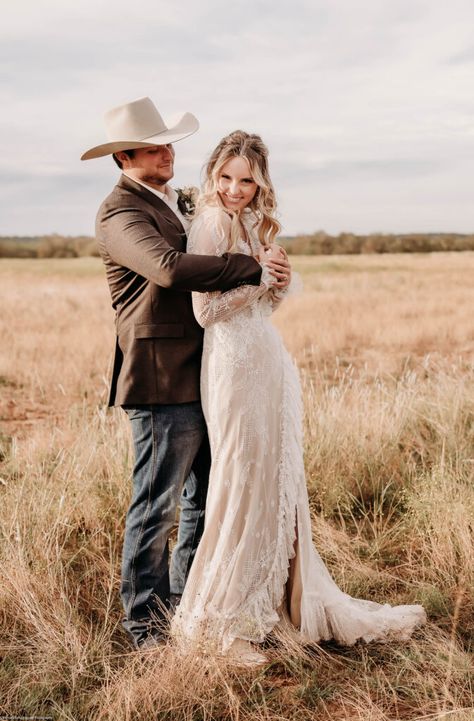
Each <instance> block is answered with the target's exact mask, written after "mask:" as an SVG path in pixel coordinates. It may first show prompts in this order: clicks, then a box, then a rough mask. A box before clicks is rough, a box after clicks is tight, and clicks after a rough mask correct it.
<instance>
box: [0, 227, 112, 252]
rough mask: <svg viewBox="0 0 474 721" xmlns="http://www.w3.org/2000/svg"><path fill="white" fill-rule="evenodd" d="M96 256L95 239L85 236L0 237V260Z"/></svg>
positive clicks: (55, 234) (54, 234)
mask: <svg viewBox="0 0 474 721" xmlns="http://www.w3.org/2000/svg"><path fill="white" fill-rule="evenodd" d="M91 255H92V256H94V255H95V256H98V255H99V250H98V248H97V243H96V240H95V238H91V237H90V236H87V235H79V236H68V235H58V234H57V233H53V234H52V235H40V236H34V237H19V236H11V237H7V236H0V258H81V257H83V256H91Z"/></svg>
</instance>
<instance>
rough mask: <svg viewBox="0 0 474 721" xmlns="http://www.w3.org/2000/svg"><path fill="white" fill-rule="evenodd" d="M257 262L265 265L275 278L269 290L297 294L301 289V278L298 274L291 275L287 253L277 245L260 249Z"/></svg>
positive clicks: (272, 244) (273, 244)
mask: <svg viewBox="0 0 474 721" xmlns="http://www.w3.org/2000/svg"><path fill="white" fill-rule="evenodd" d="M257 260H258V261H259V262H260V263H261V264H262V265H266V266H267V267H268V269H269V271H270V273H271V275H272V276H273V277H274V278H275V280H274V282H273V283H272V285H271V288H272V289H273V290H275V291H278V292H279V293H285V294H287V293H288V292H291V294H293V293H295V292H299V291H301V290H302V288H303V284H302V280H301V277H300V275H299V274H298V273H293V272H292V269H291V264H290V262H289V260H288V253H287V252H286V250H285V248H283V247H282V246H281V245H278V243H271V244H270V245H267V246H265V247H262V248H261V250H260V253H259V254H258V256H257Z"/></svg>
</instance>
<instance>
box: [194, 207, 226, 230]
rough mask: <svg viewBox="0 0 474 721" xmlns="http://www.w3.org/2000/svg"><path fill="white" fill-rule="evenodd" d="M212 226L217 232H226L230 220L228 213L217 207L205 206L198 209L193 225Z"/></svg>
mask: <svg viewBox="0 0 474 721" xmlns="http://www.w3.org/2000/svg"><path fill="white" fill-rule="evenodd" d="M195 223H199V224H200V225H206V226H208V227H210V226H212V227H214V228H216V229H218V230H221V231H224V232H228V231H229V229H230V225H231V219H230V216H229V214H228V213H226V212H225V210H224V209H223V208H220V207H219V206H218V205H205V206H204V207H203V208H200V209H199V210H198V212H197V213H196V215H195V216H194V218H193V225H194V224H195Z"/></svg>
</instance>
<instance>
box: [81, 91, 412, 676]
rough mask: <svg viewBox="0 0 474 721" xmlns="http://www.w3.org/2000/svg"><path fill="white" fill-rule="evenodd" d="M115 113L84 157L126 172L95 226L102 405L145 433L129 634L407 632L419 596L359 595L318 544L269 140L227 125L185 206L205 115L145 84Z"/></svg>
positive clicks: (133, 509)
mask: <svg viewBox="0 0 474 721" xmlns="http://www.w3.org/2000/svg"><path fill="white" fill-rule="evenodd" d="M105 123H106V127H107V131H108V136H109V142H107V143H105V144H102V145H99V146H96V147H94V148H92V149H91V150H89V151H87V152H86V153H85V154H84V155H83V156H82V159H83V160H87V159H92V158H97V157H102V156H104V155H112V156H113V159H114V161H115V162H116V163H117V165H119V167H120V169H121V171H122V175H121V178H120V180H119V182H118V183H117V185H116V186H115V188H114V189H113V191H112V193H111V194H110V195H109V196H108V197H107V198H106V199H105V201H104V202H103V203H102V205H101V207H100V209H99V212H98V215H97V227H96V234H97V240H98V243H99V249H100V253H101V256H102V259H103V261H104V264H105V268H106V273H107V279H108V282H109V287H110V293H111V296H112V305H113V307H114V309H115V312H116V329H117V342H116V351H115V359H114V367H113V373H112V384H111V392H110V399H109V404H110V405H118V406H121V407H122V408H123V409H124V410H125V411H126V413H127V414H128V416H129V419H130V422H131V427H132V435H133V442H134V449H135V465H134V471H133V492H132V499H131V503H130V507H129V510H128V513H127V518H126V524H125V539H124V548H123V557H122V582H121V596H122V602H123V606H124V611H125V618H124V626H125V628H126V629H127V631H128V632H129V634H130V635H131V638H132V640H133V642H134V644H135V646H136V647H137V648H143V649H146V648H151V647H153V646H156V645H160V644H161V643H164V642H165V640H166V637H167V636H168V635H170V634H171V636H173V637H174V638H175V639H176V640H177V641H178V642H179V643H180V644H186V645H189V644H193V643H194V642H199V643H200V644H201V648H202V644H203V642H204V643H208V644H209V648H211V647H212V648H213V649H215V650H217V651H218V652H219V653H224V654H228V655H230V656H231V657H233V658H235V660H236V662H239V663H240V662H241V663H245V664H253V663H255V664H258V663H264V662H265V660H266V659H265V656H264V655H263V654H262V653H261V651H260V650H259V648H258V644H260V643H261V642H262V641H263V640H264V639H265V637H266V636H267V635H268V634H269V633H270V632H271V631H272V630H274V629H275V628H276V627H282V626H283V627H285V629H286V630H290V631H291V633H292V635H293V636H294V637H295V638H296V639H299V640H300V641H301V642H302V643H307V642H313V643H316V642H318V641H320V640H323V639H324V640H327V639H331V638H333V639H335V640H336V641H337V642H339V643H341V644H348V645H350V644H353V643H355V641H357V640H358V639H362V640H365V641H370V640H388V639H390V638H408V637H409V636H410V634H411V633H412V632H413V630H414V628H415V627H416V626H418V625H420V624H422V623H423V622H424V620H425V613H424V610H423V609H422V607H421V606H409V605H405V606H395V607H392V606H389V605H388V604H383V605H381V604H378V603H375V602H372V601H365V600H361V599H355V598H351V597H350V596H348V595H347V594H345V593H344V592H343V591H341V590H340V589H339V588H338V587H337V585H336V584H335V582H334V580H333V579H332V577H331V576H330V574H329V572H328V570H327V569H326V567H325V565H324V563H323V561H322V560H321V558H320V556H319V554H318V553H317V551H316V550H315V548H314V546H313V544H312V539H311V519H310V512H309V505H308V496H307V490H306V483H305V475H304V466H303V446H302V404H301V391H300V386H299V379H298V374H297V371H296V369H295V366H294V363H293V361H292V360H291V358H290V356H289V355H288V353H287V351H286V349H285V347H284V345H283V343H282V340H281V337H280V336H279V334H278V332H277V331H276V329H275V328H274V326H273V325H272V323H271V314H272V312H273V311H274V310H275V308H277V307H278V305H279V304H280V303H281V302H282V301H283V300H284V298H285V295H286V293H287V289H288V286H289V283H290V278H291V268H290V264H289V262H288V259H287V257H286V254H285V252H284V250H283V249H282V248H281V247H280V246H278V244H277V243H276V242H275V239H276V237H277V235H278V233H279V230H280V226H279V223H278V221H277V220H276V218H275V210H276V200H275V193H274V189H273V185H272V182H271V179H270V175H269V169H268V152H267V148H266V147H265V145H264V143H263V142H262V140H261V138H260V137H259V136H258V135H252V134H248V133H245V132H243V131H240V130H238V131H234V132H232V133H230V134H229V135H228V136H226V137H225V138H223V139H222V140H221V141H220V142H219V144H218V145H217V147H216V148H215V150H214V151H213V152H212V154H211V156H210V159H209V161H208V163H207V165H206V171H205V180H204V187H203V190H202V193H201V195H200V196H199V199H198V201H197V205H196V208H195V209H194V212H193V214H192V219H191V221H190V219H189V215H188V213H187V211H188V210H189V204H188V203H187V200H186V198H183V196H182V195H179V194H178V193H177V192H176V191H175V190H173V189H172V188H171V187H170V185H169V184H168V183H169V181H170V180H171V179H172V177H173V166H174V157H175V151H174V147H173V144H174V143H176V142H177V141H179V140H182V139H184V138H186V137H188V136H189V135H191V134H192V133H194V132H195V131H196V130H197V129H198V127H199V125H198V121H197V120H196V118H195V117H194V116H193V115H191V114H190V113H185V114H184V115H183V117H182V118H181V119H180V120H179V122H178V123H176V124H175V125H174V126H172V127H167V126H166V125H165V123H164V121H163V119H162V118H161V116H160V114H159V112H158V110H157V109H156V107H155V106H154V104H153V103H152V101H151V100H150V99H149V98H141V99H139V100H136V101H134V102H131V103H127V104H126V105H122V106H120V107H117V108H114V109H113V110H111V111H109V112H108V113H107V114H106V116H105ZM178 506H179V507H180V520H179V527H178V537H177V542H176V544H175V546H174V549H173V552H172V554H171V559H170V558H169V551H168V543H169V536H170V533H171V530H172V528H173V526H174V523H175V517H176V511H177V508H178ZM170 617H171V624H170V626H168V624H169V619H170Z"/></svg>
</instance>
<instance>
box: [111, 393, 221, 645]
mask: <svg viewBox="0 0 474 721" xmlns="http://www.w3.org/2000/svg"><path fill="white" fill-rule="evenodd" d="M124 410H125V411H126V413H127V414H128V417H129V418H130V421H131V424H132V434H133V443H134V447H135V466H134V470H133V494H132V500H131V503H130V507H129V509H128V513H127V518H126V521H125V538H124V545H123V555H122V584H121V596H122V603H123V607H124V610H125V618H124V621H123V625H124V627H125V628H126V629H127V631H128V632H129V633H130V634H131V636H132V638H133V641H134V643H135V645H139V644H140V643H141V642H142V641H143V640H144V639H145V638H146V637H147V636H149V635H150V634H151V635H157V636H160V635H162V634H163V632H164V625H165V624H166V618H167V616H168V612H169V598H170V594H171V595H177V596H180V595H181V594H182V592H183V589H184V584H185V582H186V578H187V575H188V573H189V569H190V568H191V563H192V561H193V558H194V555H195V552H196V548H197V545H198V543H199V540H200V538H201V535H202V532H203V529H204V511H205V505H206V495H207V485H208V479H209V468H210V452H209V442H208V438H207V431H206V424H205V421H204V416H203V413H202V409H201V404H200V403H199V402H193V403H182V404H179V405H146V406H136V407H133V408H130V407H126V408H124ZM178 505H179V506H180V508H181V514H180V520H179V526H178V540H177V544H176V546H175V548H174V550H173V554H172V558H171V563H170V566H169V568H168V564H169V547H168V539H169V535H170V532H171V530H172V528H173V526H174V524H175V520H176V509H177V507H178Z"/></svg>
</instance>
